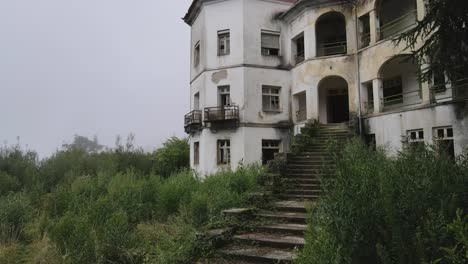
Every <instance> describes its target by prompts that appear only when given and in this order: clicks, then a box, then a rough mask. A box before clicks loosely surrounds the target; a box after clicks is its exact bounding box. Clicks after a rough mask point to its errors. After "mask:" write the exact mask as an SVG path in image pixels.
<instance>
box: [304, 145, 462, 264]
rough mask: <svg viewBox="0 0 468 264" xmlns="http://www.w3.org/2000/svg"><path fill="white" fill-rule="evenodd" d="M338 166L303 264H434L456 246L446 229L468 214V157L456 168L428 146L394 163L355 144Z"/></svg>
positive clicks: (327, 182) (315, 214) (326, 181)
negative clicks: (459, 214)
mask: <svg viewBox="0 0 468 264" xmlns="http://www.w3.org/2000/svg"><path fill="white" fill-rule="evenodd" d="M336 162H337V167H336V170H335V171H333V173H332V174H330V175H328V176H326V177H324V178H323V179H322V182H323V186H324V191H325V194H324V195H323V197H322V198H321V199H320V201H319V202H318V204H317V206H316V207H315V208H314V209H313V210H312V212H311V213H310V216H311V219H310V223H309V230H308V234H307V243H306V247H305V248H304V250H303V252H302V253H301V255H300V258H299V260H298V263H317V264H319V263H320V264H326V263H359V264H362V263H372V264H376V263H382V264H390V263H395V264H397V263H398V264H402V263H408V264H410V263H432V262H431V261H434V260H436V259H438V258H441V257H442V256H443V255H444V252H443V250H442V249H441V248H442V247H444V246H446V245H450V244H452V243H453V242H454V241H453V240H454V237H453V235H451V234H450V232H449V230H448V226H449V224H450V223H451V222H452V221H453V219H454V218H455V217H456V211H457V209H459V208H462V209H463V210H465V211H464V213H465V214H466V208H468V204H467V200H466V192H467V190H468V166H467V160H466V158H464V159H463V158H462V159H460V160H459V161H458V163H454V162H453V161H452V160H450V159H448V158H444V157H441V156H439V155H437V153H436V152H434V151H433V150H431V149H430V148H429V147H426V148H422V149H418V150H415V149H406V150H404V151H403V152H401V153H400V154H399V155H398V156H397V157H393V158H391V157H388V156H387V155H386V151H385V150H384V149H379V150H377V151H373V150H371V149H369V148H367V147H366V146H365V145H364V144H363V143H362V142H361V141H360V140H358V139H355V140H353V141H352V142H350V143H349V144H346V145H345V146H344V147H343V148H341V149H340V150H339V151H338V152H336ZM443 263H449V262H443Z"/></svg>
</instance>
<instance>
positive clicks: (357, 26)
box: [353, 1, 363, 136]
mask: <svg viewBox="0 0 468 264" xmlns="http://www.w3.org/2000/svg"><path fill="white" fill-rule="evenodd" d="M353 5H354V28H355V31H354V33H355V44H356V52H355V53H354V54H355V57H356V59H355V61H356V88H357V90H358V122H359V135H361V136H362V132H363V131H362V120H361V119H362V109H361V75H360V74H359V72H360V69H359V68H360V63H359V53H358V51H359V41H358V38H359V34H358V28H359V24H358V15H357V1H354V3H353Z"/></svg>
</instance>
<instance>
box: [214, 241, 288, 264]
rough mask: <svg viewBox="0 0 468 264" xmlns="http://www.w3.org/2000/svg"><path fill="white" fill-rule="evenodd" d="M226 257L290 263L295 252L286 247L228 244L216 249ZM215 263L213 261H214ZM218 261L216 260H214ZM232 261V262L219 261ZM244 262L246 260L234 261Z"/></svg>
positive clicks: (256, 261)
mask: <svg viewBox="0 0 468 264" xmlns="http://www.w3.org/2000/svg"><path fill="white" fill-rule="evenodd" d="M218 252H219V253H221V254H222V255H224V256H226V257H227V258H232V259H238V260H242V261H249V262H248V263H275V264H276V263H278V264H283V263H292V261H293V260H294V259H295V258H296V253H294V251H292V250H288V249H278V248H270V247H252V246H245V245H230V246H228V247H226V248H223V249H221V250H219V251H218ZM214 263H215V262H214ZM216 263H218V262H216ZM220 263H226V264H230V263H234V262H220ZM236 263H246V262H236Z"/></svg>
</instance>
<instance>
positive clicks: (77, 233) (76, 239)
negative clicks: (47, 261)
mask: <svg viewBox="0 0 468 264" xmlns="http://www.w3.org/2000/svg"><path fill="white" fill-rule="evenodd" d="M49 231H50V237H51V239H52V240H53V241H54V242H55V244H56V245H57V247H58V249H59V252H60V254H62V255H63V256H65V258H66V259H68V260H69V261H70V262H72V263H83V264H85V263H97V255H96V250H95V249H96V238H95V235H94V233H93V229H92V226H91V224H90V223H89V221H88V220H87V217H86V215H77V214H72V213H66V214H65V215H64V216H62V217H61V218H60V219H58V220H57V221H56V222H53V223H52V226H51V228H50V230H49Z"/></svg>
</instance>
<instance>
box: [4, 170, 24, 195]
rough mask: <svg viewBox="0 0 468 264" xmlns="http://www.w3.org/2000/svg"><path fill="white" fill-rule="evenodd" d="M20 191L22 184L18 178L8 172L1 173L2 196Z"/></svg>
mask: <svg viewBox="0 0 468 264" xmlns="http://www.w3.org/2000/svg"><path fill="white" fill-rule="evenodd" d="M19 189H20V183H19V181H18V179H17V178H15V177H13V176H11V175H10V174H8V173H7V172H4V171H0V196H2V195H4V194H7V193H9V192H17V191H19Z"/></svg>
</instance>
